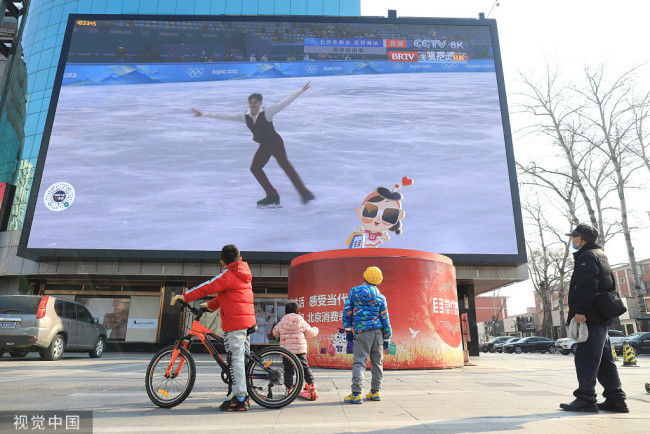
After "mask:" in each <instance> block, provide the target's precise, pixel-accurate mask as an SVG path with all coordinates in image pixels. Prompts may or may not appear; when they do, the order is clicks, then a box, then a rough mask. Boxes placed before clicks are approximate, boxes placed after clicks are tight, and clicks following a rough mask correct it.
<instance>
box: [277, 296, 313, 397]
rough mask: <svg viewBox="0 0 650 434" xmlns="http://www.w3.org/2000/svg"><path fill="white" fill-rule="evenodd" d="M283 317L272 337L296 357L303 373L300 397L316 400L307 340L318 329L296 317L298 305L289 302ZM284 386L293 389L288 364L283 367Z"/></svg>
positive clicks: (291, 371) (291, 370)
mask: <svg viewBox="0 0 650 434" xmlns="http://www.w3.org/2000/svg"><path fill="white" fill-rule="evenodd" d="M284 312H285V315H284V316H283V317H282V320H281V321H280V322H279V323H278V325H276V326H275V327H273V336H275V337H278V336H279V337H280V345H281V346H283V347H284V348H286V349H287V350H289V351H291V352H292V353H293V354H295V355H296V357H298V360H300V363H301V364H302V368H303V371H304V372H305V388H304V389H303V391H302V392H300V396H302V397H303V398H305V399H308V400H310V401H315V400H316V398H318V394H317V393H316V385H315V384H314V377H313V375H312V373H311V369H310V368H309V363H307V340H306V339H305V337H307V338H313V337H316V336H317V335H318V327H311V326H310V325H309V324H308V323H307V321H305V319H304V318H303V317H302V316H300V315H298V304H297V303H295V302H289V303H287V305H286V306H285V307H284ZM284 385H285V386H286V388H287V389H291V388H292V387H293V369H292V368H291V366H290V365H289V364H288V363H285V367H284Z"/></svg>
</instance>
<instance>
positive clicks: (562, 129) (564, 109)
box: [520, 66, 598, 227]
mask: <svg viewBox="0 0 650 434" xmlns="http://www.w3.org/2000/svg"><path fill="white" fill-rule="evenodd" d="M521 78H522V81H523V83H524V85H525V86H526V89H527V91H526V92H524V93H522V94H521V95H520V96H521V98H522V103H521V104H520V107H521V110H522V111H523V112H524V113H527V114H529V115H532V116H533V117H534V119H536V121H535V122H533V123H532V124H530V125H529V126H528V127H527V128H525V129H524V130H523V131H524V132H525V131H528V132H530V133H536V134H538V133H541V134H543V135H545V136H547V137H549V138H550V139H551V141H552V143H553V144H555V145H556V146H557V147H558V148H559V150H560V152H561V154H562V156H563V160H564V161H565V162H566V164H567V166H568V168H567V171H566V172H562V171H555V170H548V169H542V168H540V167H539V166H537V165H536V164H533V165H532V166H531V167H527V168H524V170H525V171H527V172H529V173H530V174H531V175H533V176H536V177H537V178H538V179H540V180H542V181H543V182H544V183H545V184H546V185H548V186H549V187H550V186H551V185H553V184H555V182H554V180H553V179H552V177H549V175H556V176H560V177H568V178H570V179H571V181H572V183H573V184H574V185H575V188H577V190H578V191H579V193H580V196H581V197H582V200H583V202H584V205H585V207H586V209H587V214H588V215H589V220H590V222H591V224H592V225H593V226H594V227H598V218H597V216H596V211H595V209H594V206H593V203H592V199H591V197H590V196H589V194H588V192H587V188H586V186H585V182H584V180H583V179H582V176H581V173H580V160H581V157H580V153H579V152H578V149H577V146H578V141H577V137H578V136H577V134H576V133H577V132H578V131H579V128H578V127H577V124H578V123H579V112H580V110H581V109H582V106H574V105H572V104H570V103H569V101H567V99H566V95H568V94H569V88H568V87H567V86H564V85H561V84H560V83H559V79H558V71H557V70H555V71H551V69H550V67H549V66H547V67H546V76H545V79H544V82H543V84H541V85H536V84H535V83H533V82H532V81H531V80H529V79H528V78H526V77H525V76H524V75H523V74H522V75H521ZM551 188H552V187H551Z"/></svg>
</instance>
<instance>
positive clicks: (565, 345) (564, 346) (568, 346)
mask: <svg viewBox="0 0 650 434" xmlns="http://www.w3.org/2000/svg"><path fill="white" fill-rule="evenodd" d="M577 347H578V344H577V343H576V341H574V340H573V339H571V338H562V339H558V340H556V341H555V349H556V350H557V351H559V352H561V353H562V354H564V355H565V356H566V355H567V354H569V353H573V354H575V352H576V348H577Z"/></svg>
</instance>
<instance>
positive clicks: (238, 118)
mask: <svg viewBox="0 0 650 434" xmlns="http://www.w3.org/2000/svg"><path fill="white" fill-rule="evenodd" d="M190 110H192V111H193V112H194V116H195V117H197V118H198V117H201V116H203V117H205V118H214V119H219V120H222V121H234V122H245V121H246V119H245V118H244V114H243V113H236V114H223V113H208V112H202V111H199V110H196V109H190Z"/></svg>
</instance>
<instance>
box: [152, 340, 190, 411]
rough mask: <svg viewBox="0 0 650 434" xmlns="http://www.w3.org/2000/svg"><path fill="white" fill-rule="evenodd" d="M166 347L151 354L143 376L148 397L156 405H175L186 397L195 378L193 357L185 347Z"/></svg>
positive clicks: (168, 406)
mask: <svg viewBox="0 0 650 434" xmlns="http://www.w3.org/2000/svg"><path fill="white" fill-rule="evenodd" d="M178 350H179V352H178V354H177V355H176V357H174V347H166V348H163V349H162V350H160V351H158V352H157V353H156V355H154V356H153V359H151V362H149V366H148V367H147V373H146V376H145V386H146V389H147V395H149V399H151V401H152V402H153V403H154V404H156V405H157V406H158V407H163V408H170V407H174V406H177V405H178V404H180V403H181V402H183V401H184V400H185V398H187V397H188V395H189V394H190V392H191V391H192V387H194V380H196V366H195V364H194V359H193V358H192V355H191V354H190V352H189V351H187V350H186V349H185V348H182V347H181V348H178Z"/></svg>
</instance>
